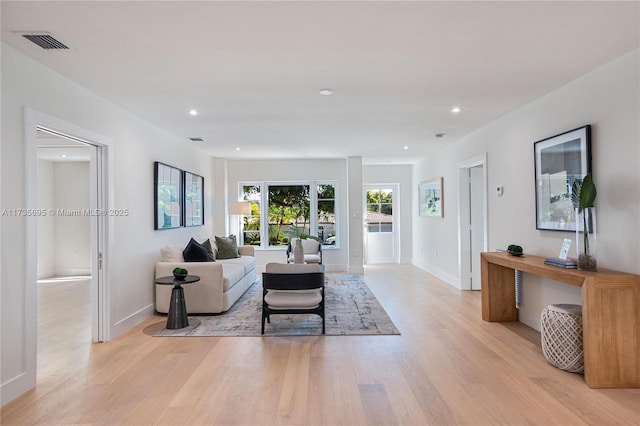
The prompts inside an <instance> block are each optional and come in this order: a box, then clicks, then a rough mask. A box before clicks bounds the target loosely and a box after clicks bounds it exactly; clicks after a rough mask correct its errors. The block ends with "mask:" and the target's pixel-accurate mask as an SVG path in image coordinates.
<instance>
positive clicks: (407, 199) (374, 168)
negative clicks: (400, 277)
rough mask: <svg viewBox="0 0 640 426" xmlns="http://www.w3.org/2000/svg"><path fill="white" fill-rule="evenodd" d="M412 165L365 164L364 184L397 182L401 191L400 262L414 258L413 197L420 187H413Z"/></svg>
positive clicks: (363, 169) (363, 167)
mask: <svg viewBox="0 0 640 426" xmlns="http://www.w3.org/2000/svg"><path fill="white" fill-rule="evenodd" d="M411 173H412V166H411V165H363V166H362V183H363V185H373V184H384V183H397V184H399V186H400V193H399V194H397V195H396V196H397V197H398V199H399V201H400V203H399V204H400V217H399V221H398V222H399V223H398V229H399V231H400V263H411V258H412V243H411V241H412V237H411V233H412V220H411V219H412V217H413V207H412V206H413V204H412V201H413V197H414V196H417V193H418V187H417V186H416V187H415V188H414V187H413V182H412V181H411Z"/></svg>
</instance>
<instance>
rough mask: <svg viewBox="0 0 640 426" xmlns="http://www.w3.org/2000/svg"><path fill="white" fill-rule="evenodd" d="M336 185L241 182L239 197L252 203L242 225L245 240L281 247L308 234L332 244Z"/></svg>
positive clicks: (334, 223) (334, 234)
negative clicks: (292, 238) (295, 237)
mask: <svg viewBox="0 0 640 426" xmlns="http://www.w3.org/2000/svg"><path fill="white" fill-rule="evenodd" d="M335 187H336V185H335V183H316V182H311V183H304V184H269V183H266V182H265V183H254V184H243V185H242V186H241V191H242V193H241V196H240V198H241V199H242V200H243V201H249V202H251V215H249V216H246V217H244V220H243V225H242V226H243V229H242V234H243V238H244V243H245V244H248V245H255V246H269V247H282V246H286V245H287V244H288V243H289V240H290V239H291V237H292V236H296V235H308V236H311V237H316V238H318V239H319V240H321V241H322V242H323V243H324V244H335V242H336V218H335V206H336V199H335ZM263 212H266V217H264V213H263ZM265 231H266V232H265Z"/></svg>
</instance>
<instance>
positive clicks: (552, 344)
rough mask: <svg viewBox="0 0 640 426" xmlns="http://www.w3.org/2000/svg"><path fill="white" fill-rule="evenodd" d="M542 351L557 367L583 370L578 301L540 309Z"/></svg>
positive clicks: (573, 370) (578, 371)
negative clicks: (575, 303) (574, 303)
mask: <svg viewBox="0 0 640 426" xmlns="http://www.w3.org/2000/svg"><path fill="white" fill-rule="evenodd" d="M542 353H543V354H544V357H545V358H546V359H547V361H549V362H550V363H551V364H552V365H554V366H556V367H558V368H560V369H561V370H565V371H569V372H571V373H583V372H584V350H583V347H582V307H581V306H580V305H549V306H547V307H546V308H545V309H544V310H543V311H542Z"/></svg>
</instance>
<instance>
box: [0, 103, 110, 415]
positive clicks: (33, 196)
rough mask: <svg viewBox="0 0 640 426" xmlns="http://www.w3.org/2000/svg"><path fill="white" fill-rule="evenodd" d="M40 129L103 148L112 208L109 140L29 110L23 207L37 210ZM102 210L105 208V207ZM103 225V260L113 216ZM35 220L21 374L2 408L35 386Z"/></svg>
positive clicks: (106, 323)
mask: <svg viewBox="0 0 640 426" xmlns="http://www.w3.org/2000/svg"><path fill="white" fill-rule="evenodd" d="M38 127H43V128H46V129H51V130H54V131H56V132H58V133H60V134H64V135H69V136H70V137H72V138H74V139H81V140H84V141H87V142H90V143H91V144H93V145H95V146H99V147H102V148H103V154H104V160H103V161H104V163H103V165H104V167H105V168H106V170H107V178H108V182H107V194H105V200H104V202H105V203H106V205H113V199H114V194H113V176H114V174H113V170H112V168H113V167H112V165H111V164H110V162H108V161H107V159H108V158H109V155H111V153H109V149H111V146H112V139H110V138H108V137H106V136H103V135H100V134H98V133H95V132H93V131H90V130H87V129H83V128H81V127H79V126H77V125H75V124H72V123H69V122H67V121H64V120H61V119H58V118H55V117H52V116H50V115H47V114H45V113H42V112H39V111H36V110H33V109H31V108H28V107H25V108H24V138H25V144H24V146H25V169H24V173H25V176H24V177H25V208H26V209H37V207H38V196H37V170H38V160H37V146H38V136H37V128H38ZM105 207H106V206H105ZM103 222H104V223H105V224H104V226H105V228H106V230H105V231H106V232H105V235H106V240H107V241H105V242H104V245H103V253H105V258H106V259H109V258H110V257H111V256H110V247H112V245H113V244H112V243H113V240H114V235H113V233H114V232H113V228H114V227H113V217H108V216H105V217H104V220H103ZM37 232H38V231H37V217H36V216H27V217H26V218H25V242H26V244H25V254H24V256H25V259H26V260H25V271H24V272H25V299H24V300H25V306H24V313H25V317H24V319H23V320H24V324H25V333H24V336H25V337H24V348H23V354H24V359H23V365H24V373H23V374H20V375H18V376H16V377H15V378H12V379H11V380H9V381H7V382H6V383H3V384H2V386H1V389H0V393H1V395H2V405H4V404H6V403H8V402H9V401H11V400H13V399H14V398H16V397H17V396H19V395H21V394H23V393H25V392H26V391H28V390H29V389H31V388H33V387H35V385H36V370H37V352H38V347H37V341H38V334H37V333H38V329H37V324H38V316H37V306H38V296H37V280H38V265H37V250H38V233H37ZM103 265H104V267H103V276H102V280H101V282H102V287H103V288H102V292H103V293H104V294H103V297H102V298H101V299H100V300H101V302H102V306H101V307H100V311H101V312H102V321H101V328H102V332H101V340H104V341H107V340H109V339H110V335H111V330H110V317H111V309H112V307H111V303H110V301H111V300H112V299H111V297H109V296H110V293H111V292H112V291H113V289H112V288H111V286H110V285H109V274H108V263H107V262H105V263H104V264H103Z"/></svg>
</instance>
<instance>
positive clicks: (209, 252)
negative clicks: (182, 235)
mask: <svg viewBox="0 0 640 426" xmlns="http://www.w3.org/2000/svg"><path fill="white" fill-rule="evenodd" d="M200 245H201V246H202V247H204V248H205V250H207V256H208V257H209V261H210V262H215V261H216V253H215V251H214V250H213V246H212V245H211V241H210V240H209V239H208V238H207V240H206V241H203V242H202V243H200ZM216 251H217V250H216Z"/></svg>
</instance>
